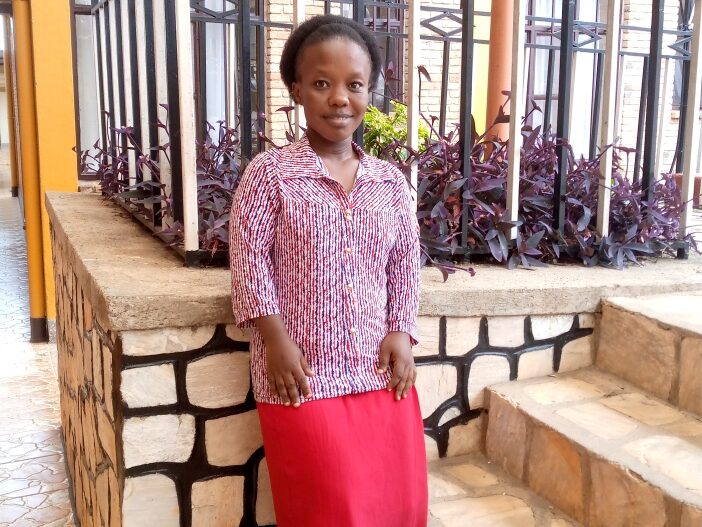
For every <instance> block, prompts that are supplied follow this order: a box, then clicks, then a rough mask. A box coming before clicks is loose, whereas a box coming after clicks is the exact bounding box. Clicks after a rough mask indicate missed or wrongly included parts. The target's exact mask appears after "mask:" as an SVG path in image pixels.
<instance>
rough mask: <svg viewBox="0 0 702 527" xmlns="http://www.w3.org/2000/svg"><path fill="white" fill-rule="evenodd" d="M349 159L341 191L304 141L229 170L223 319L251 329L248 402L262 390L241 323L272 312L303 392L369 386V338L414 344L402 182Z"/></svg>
mask: <svg viewBox="0 0 702 527" xmlns="http://www.w3.org/2000/svg"><path fill="white" fill-rule="evenodd" d="M354 149H355V151H356V152H357V154H358V155H359V157H360V166H359V172H358V175H357V178H356V183H355V186H354V187H353V190H352V191H351V193H350V194H348V195H347V194H346V192H345V190H344V188H343V187H342V185H341V184H340V183H339V182H337V181H335V180H334V179H332V178H331V176H330V175H329V172H328V171H327V169H326V167H325V166H324V163H323V162H322V160H321V159H320V158H319V156H318V155H317V154H316V153H315V152H314V150H312V148H311V147H310V144H309V141H308V140H307V138H306V137H304V138H303V139H301V140H300V141H298V142H296V143H294V144H292V145H288V146H286V147H283V148H280V149H274V150H269V151H267V152H265V153H263V154H259V155H258V156H256V157H255V158H254V159H253V161H251V163H250V164H249V166H248V167H247V168H246V170H245V171H244V173H243V174H242V177H241V182H240V184H239V188H238V190H237V192H236V193H235V196H234V202H233V204H232V212H231V221H230V242H231V244H230V257H231V270H232V305H233V309H234V318H235V320H236V322H237V324H239V325H240V326H241V327H250V328H253V329H252V332H251V376H252V383H253V389H254V396H255V399H256V400H257V401H259V402H267V403H281V401H280V399H279V398H278V397H277V396H274V395H273V394H272V393H271V391H270V388H269V385H268V376H267V373H266V354H265V347H264V344H263V339H262V337H261V335H260V333H259V332H258V331H257V330H256V329H255V326H254V324H253V322H252V320H251V319H253V318H256V317H261V316H265V315H273V314H279V315H280V316H281V317H282V319H283V321H284V322H285V325H286V327H287V329H288V332H289V333H290V337H291V338H292V339H293V341H294V342H296V343H297V345H298V346H299V347H300V350H301V351H302V353H303V354H304V356H305V358H306V359H307V362H308V363H309V365H310V367H311V368H312V369H313V370H314V372H315V376H314V377H312V378H310V379H309V381H310V388H311V390H312V393H313V398H314V399H322V398H328V397H337V396H340V395H346V394H351V393H362V392H367V391H371V390H379V389H382V388H384V387H385V386H386V384H387V381H388V380H389V373H385V374H379V373H377V371H376V368H377V364H378V355H379V350H380V343H381V341H382V340H383V338H384V337H385V336H386V335H387V333H388V332H389V331H404V332H407V333H409V334H410V335H411V336H412V340H413V342H414V343H416V335H415V328H416V319H417V311H418V303H419V299H418V297H419V238H418V232H419V228H418V224H417V219H416V216H415V214H414V211H413V208H412V206H411V197H410V193H409V188H408V185H407V182H406V180H405V177H404V176H403V175H402V173H401V172H400V171H399V170H398V169H397V168H396V167H393V166H392V165H390V164H389V163H387V162H385V161H381V160H379V159H376V158H374V157H371V156H368V155H366V154H364V153H363V151H362V150H361V149H360V148H359V147H358V146H356V145H354Z"/></svg>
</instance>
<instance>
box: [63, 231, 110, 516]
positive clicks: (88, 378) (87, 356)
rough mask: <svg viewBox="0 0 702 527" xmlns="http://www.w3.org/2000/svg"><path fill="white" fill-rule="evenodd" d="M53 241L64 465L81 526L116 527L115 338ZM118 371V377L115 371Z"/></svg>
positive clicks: (68, 255)
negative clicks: (70, 482)
mask: <svg viewBox="0 0 702 527" xmlns="http://www.w3.org/2000/svg"><path fill="white" fill-rule="evenodd" d="M51 235H52V240H53V243H52V245H53V249H54V250H53V260H54V278H55V281H56V303H57V306H56V307H57V317H56V320H57V335H56V341H57V347H58V374H59V375H58V376H59V390H60V395H61V427H62V430H63V441H64V445H65V451H66V464H67V466H68V471H69V473H70V476H71V481H72V482H73V496H74V500H75V511H76V514H77V515H78V517H79V518H80V520H81V524H82V525H84V526H91V525H100V526H109V527H120V526H121V525H122V516H121V506H120V503H121V485H122V482H121V479H120V477H119V476H120V474H121V470H120V467H121V466H122V456H121V451H120V450H119V449H118V443H117V431H118V430H119V428H120V420H121V411H120V404H119V399H118V397H116V393H115V387H116V386H117V385H118V382H119V373H118V370H117V369H116V368H115V364H116V363H117V357H118V350H119V348H118V337H117V335H116V334H115V333H114V332H112V331H110V330H109V329H108V328H107V326H106V324H105V321H104V319H102V318H101V317H99V316H98V314H97V313H96V312H95V310H94V309H93V306H92V304H91V301H90V298H88V295H87V294H86V290H85V283H83V282H82V281H81V280H80V279H79V278H78V277H77V276H76V274H75V272H74V266H73V256H72V254H71V251H70V250H68V249H67V247H66V240H65V239H63V240H61V239H59V240H58V241H57V240H56V239H55V236H54V230H53V229H52V231H51ZM114 372H117V378H115V376H114Z"/></svg>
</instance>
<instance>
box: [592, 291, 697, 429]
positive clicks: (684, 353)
mask: <svg viewBox="0 0 702 527" xmlns="http://www.w3.org/2000/svg"><path fill="white" fill-rule="evenodd" d="M595 365H596V366H598V367H599V368H601V369H603V370H606V371H609V372H611V373H613V374H615V375H617V376H618V377H621V378H623V379H626V380H628V381H629V382H631V383H633V384H635V385H636V386H638V387H639V388H641V389H643V390H645V391H647V392H649V393H651V394H653V395H655V396H656V397H659V398H661V399H663V400H666V401H668V402H670V403H671V404H674V405H676V406H678V407H679V408H682V409H684V410H688V411H691V412H695V413H696V414H697V415H702V295H700V294H694V293H693V294H689V293H686V294H671V295H656V296H649V297H636V298H609V299H607V300H604V301H603V305H602V318H601V321H600V324H599V328H598V338H597V340H596V349H595Z"/></svg>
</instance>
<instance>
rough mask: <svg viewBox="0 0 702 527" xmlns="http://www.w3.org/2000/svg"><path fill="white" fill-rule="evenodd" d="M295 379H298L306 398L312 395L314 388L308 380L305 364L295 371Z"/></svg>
mask: <svg viewBox="0 0 702 527" xmlns="http://www.w3.org/2000/svg"><path fill="white" fill-rule="evenodd" d="M295 380H296V381H297V385H298V386H299V387H300V393H302V397H304V398H305V399H307V398H308V397H312V390H311V389H310V384H309V382H307V374H306V373H305V370H304V366H303V368H302V369H300V370H298V371H297V372H296V373H295Z"/></svg>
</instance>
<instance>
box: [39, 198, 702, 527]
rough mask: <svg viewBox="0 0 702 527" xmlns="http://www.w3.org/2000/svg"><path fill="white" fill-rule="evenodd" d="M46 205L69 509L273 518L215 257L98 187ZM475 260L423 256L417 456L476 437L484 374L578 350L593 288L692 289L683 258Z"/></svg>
mask: <svg viewBox="0 0 702 527" xmlns="http://www.w3.org/2000/svg"><path fill="white" fill-rule="evenodd" d="M47 210H48V212H49V217H50V220H51V226H52V241H53V249H54V250H53V254H54V255H55V262H54V265H55V277H56V283H57V301H58V324H57V326H58V354H59V369H60V391H61V411H62V425H63V433H64V441H65V445H66V455H67V463H68V468H69V471H70V475H71V479H72V481H73V490H74V493H75V497H76V513H77V516H78V518H79V519H80V521H81V524H82V525H83V526H90V525H101V526H102V525H109V526H110V527H120V526H124V527H141V526H148V527H152V526H154V525H158V526H159V527H161V526H164V527H170V526H174V527H175V526H178V527H181V526H182V527H190V526H195V527H200V526H203V527H205V526H206V527H219V526H231V525H240V526H243V527H258V526H270V525H273V524H274V521H275V520H274V515H273V508H272V505H271V503H272V502H271V494H270V487H269V484H268V475H267V474H268V472H267V468H266V464H265V457H264V452H263V448H262V442H261V435H260V430H259V427H258V419H257V414H256V409H255V404H254V401H253V397H252V392H251V386H250V378H249V366H248V337H247V335H246V334H244V333H242V332H241V331H239V330H237V329H236V328H235V327H234V326H233V325H232V324H233V317H232V313H231V298H230V293H229V291H230V283H229V280H230V277H229V272H228V270H226V269H197V270H194V269H185V268H184V267H183V263H182V260H180V259H179V258H178V257H177V256H176V255H175V253H174V252H173V251H171V250H170V249H168V248H166V247H163V246H162V245H161V244H160V242H159V241H158V240H156V239H155V238H154V237H153V236H151V235H150V234H148V233H147V232H145V231H144V230H143V229H142V227H141V226H140V225H139V224H138V223H137V222H134V221H133V220H131V219H129V218H127V217H125V215H124V214H123V212H122V210H121V209H120V208H119V207H118V206H117V205H114V204H112V203H109V202H105V201H103V200H102V199H101V198H100V197H99V196H96V195H91V194H49V196H48V198H47ZM682 266H689V269H688V272H687V273H682V272H681V267H682ZM476 270H477V273H476V275H475V277H471V276H469V275H468V273H462V274H461V273H457V274H456V275H454V276H452V277H451V278H450V279H449V281H448V282H446V283H445V282H442V281H441V278H440V274H439V273H438V272H436V271H435V270H431V269H426V270H424V271H423V272H422V287H423V297H422V305H421V308H420V314H421V315H422V316H421V317H420V319H419V334H420V339H421V344H420V345H419V346H417V347H416V348H415V354H416V361H417V364H418V368H419V372H418V378H417V388H418V391H419V396H420V405H421V410H422V416H423V418H424V425H425V431H426V444H427V453H428V457H429V458H435V457H438V456H440V455H448V456H454V455H459V454H463V453H467V452H471V451H474V450H476V449H479V448H481V446H482V441H483V439H482V438H483V435H484V430H483V408H484V406H485V405H484V387H485V386H487V385H491V384H494V383H499V382H503V381H509V380H513V379H518V378H528V377H535V376H541V375H548V374H550V373H552V372H554V371H558V370H560V371H567V370H571V369H577V368H579V367H582V366H587V365H589V364H591V362H592V350H591V340H592V332H593V326H595V320H596V316H597V315H596V312H597V311H598V310H599V306H600V303H601V299H602V298H603V297H606V296H608V295H613V294H614V295H617V296H629V295H636V294H641V292H642V291H645V292H646V293H648V294H655V293H656V292H659V291H667V292H672V291H677V290H686V289H702V261H699V260H695V259H694V257H691V258H690V260H689V261H687V262H674V261H670V260H660V261H659V262H657V263H649V264H647V266H645V268H643V269H641V270H639V269H632V270H628V271H627V272H625V273H622V272H620V271H617V270H612V269H603V268H598V269H586V268H583V267H568V266H553V267H550V268H549V269H546V270H540V271H536V272H528V271H520V270H517V271H507V270H505V269H502V268H498V267H496V266H487V265H478V266H476ZM671 270H674V272H671ZM155 277H158V279H156V278H155Z"/></svg>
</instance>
